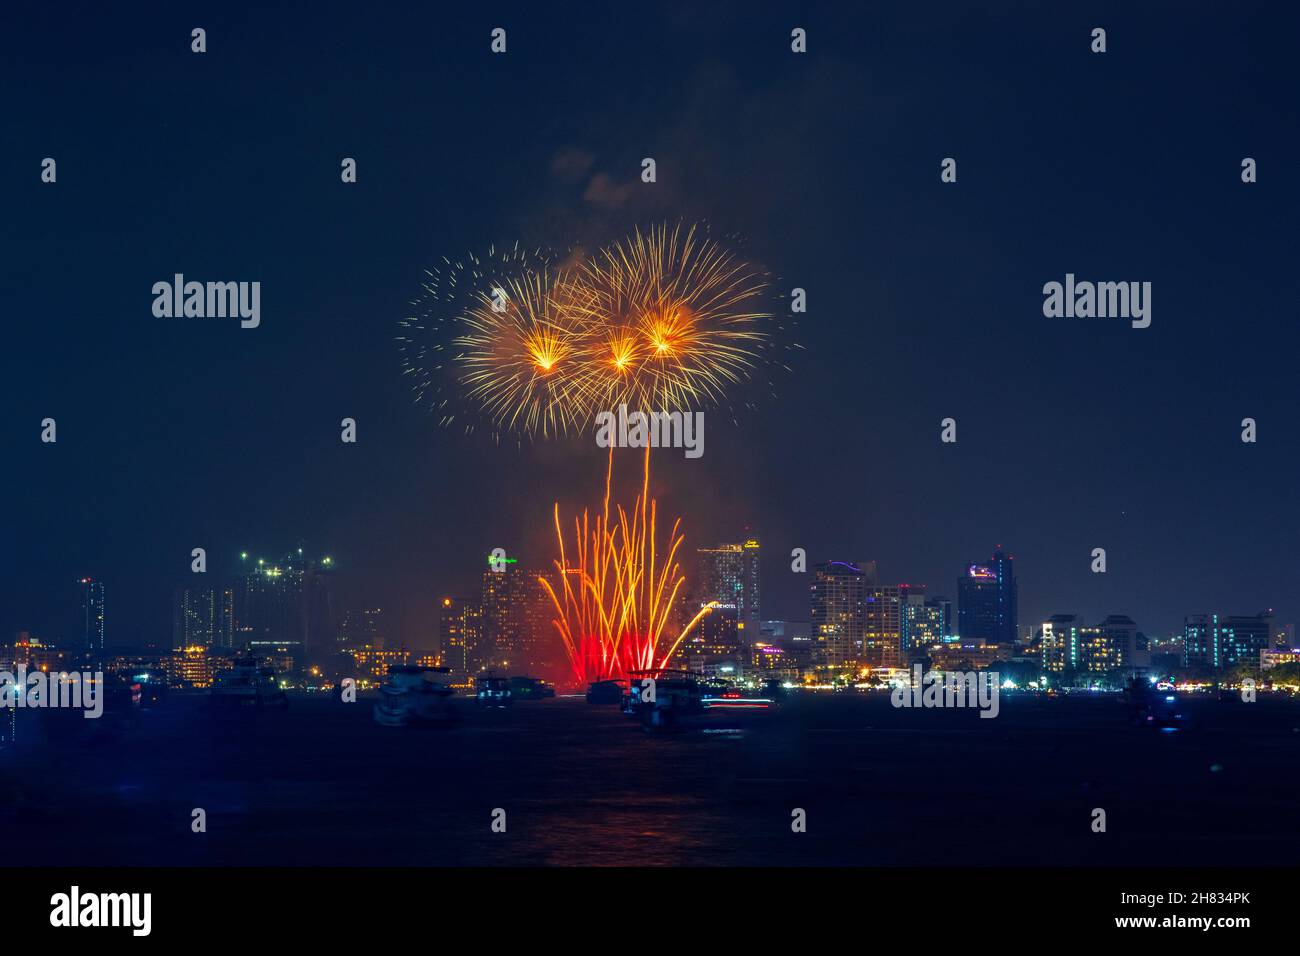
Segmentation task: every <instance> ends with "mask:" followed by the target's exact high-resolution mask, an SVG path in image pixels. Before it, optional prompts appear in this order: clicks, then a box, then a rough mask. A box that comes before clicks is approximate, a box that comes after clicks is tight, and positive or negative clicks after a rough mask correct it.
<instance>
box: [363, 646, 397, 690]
mask: <svg viewBox="0 0 1300 956" xmlns="http://www.w3.org/2000/svg"><path fill="white" fill-rule="evenodd" d="M350 653H351V655H352V658H353V660H354V661H356V666H357V676H358V677H359V678H361V683H362V684H365V683H371V684H382V683H383V682H384V680H385V678H387V677H388V668H390V667H392V666H393V665H395V664H397V665H404V664H409V663H411V652H410V651H408V650H407V649H406V648H400V649H399V650H391V651H390V650H385V649H384V648H380V647H360V648H354V649H353V650H352V651H351V652H350Z"/></svg>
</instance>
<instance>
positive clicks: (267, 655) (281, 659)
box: [247, 641, 303, 674]
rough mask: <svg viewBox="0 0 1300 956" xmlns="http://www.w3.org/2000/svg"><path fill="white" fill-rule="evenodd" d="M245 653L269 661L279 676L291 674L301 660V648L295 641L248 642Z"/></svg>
mask: <svg viewBox="0 0 1300 956" xmlns="http://www.w3.org/2000/svg"><path fill="white" fill-rule="evenodd" d="M247 651H248V653H249V654H251V655H252V656H253V657H257V658H259V659H261V660H264V661H269V662H270V663H271V666H272V667H274V668H275V669H276V671H277V672H278V673H281V674H292V673H293V672H294V671H295V670H296V669H297V667H298V664H299V663H301V662H302V660H303V647H302V645H301V644H299V643H298V642H297V641H249V642H248V647H247Z"/></svg>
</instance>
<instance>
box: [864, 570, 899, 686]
mask: <svg viewBox="0 0 1300 956" xmlns="http://www.w3.org/2000/svg"><path fill="white" fill-rule="evenodd" d="M902 639H903V617H902V599H901V597H900V594H899V589H898V588H897V587H893V586H889V585H868V586H867V588H866V595H865V607H864V609H863V627H862V655H861V657H860V658H859V659H860V660H861V661H862V663H864V664H866V665H867V666H869V667H898V666H900V664H901V663H902Z"/></svg>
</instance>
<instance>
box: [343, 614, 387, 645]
mask: <svg viewBox="0 0 1300 956" xmlns="http://www.w3.org/2000/svg"><path fill="white" fill-rule="evenodd" d="M339 636H340V637H341V638H342V644H343V646H344V647H345V648H348V647H379V648H383V647H387V646H388V638H387V635H386V633H385V629H384V609H383V608H382V607H364V608H360V609H359V610H353V611H348V612H347V613H346V614H344V615H343V623H342V625H341V626H340V627H339Z"/></svg>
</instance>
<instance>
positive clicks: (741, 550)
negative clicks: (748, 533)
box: [696, 538, 762, 629]
mask: <svg viewBox="0 0 1300 956" xmlns="http://www.w3.org/2000/svg"><path fill="white" fill-rule="evenodd" d="M759 551H760V549H759V544H758V539H757V538H750V539H749V540H747V541H745V542H744V543H742V544H720V545H718V546H717V547H716V548H700V549H699V550H698V551H697V552H696V555H697V557H698V560H699V570H700V573H699V586H698V587H697V589H696V596H697V597H698V599H699V603H700V605H704V604H707V603H708V602H709V601H717V602H718V603H719V604H724V605H735V607H736V618H737V620H739V621H744V622H755V623H753V624H751V625H749V626H751V627H753V628H755V629H756V628H758V627H759V624H758V623H757V622H759V621H760V620H761V617H762V602H761V600H760V598H759V574H758V565H759Z"/></svg>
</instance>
